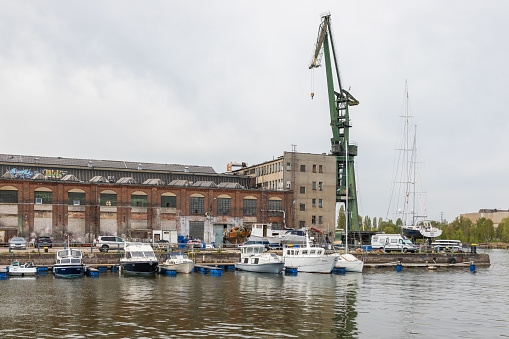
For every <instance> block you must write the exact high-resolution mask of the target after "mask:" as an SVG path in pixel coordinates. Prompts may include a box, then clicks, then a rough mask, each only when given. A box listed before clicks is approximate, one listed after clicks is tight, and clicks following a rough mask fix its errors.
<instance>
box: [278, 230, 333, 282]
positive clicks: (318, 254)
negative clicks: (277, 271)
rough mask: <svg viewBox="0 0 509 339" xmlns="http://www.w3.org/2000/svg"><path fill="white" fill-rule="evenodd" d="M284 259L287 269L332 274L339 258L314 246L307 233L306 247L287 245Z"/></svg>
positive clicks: (284, 250) (284, 249)
mask: <svg viewBox="0 0 509 339" xmlns="http://www.w3.org/2000/svg"><path fill="white" fill-rule="evenodd" d="M283 259H284V261H285V267H286V268H296V269H297V271H298V272H308V273H331V272H332V269H333V268H334V265H335V264H336V259H337V256H335V255H328V254H325V249H324V248H322V247H317V246H312V245H311V243H310V239H309V234H308V233H307V232H306V245H305V246H299V245H286V246H285V247H284V248H283Z"/></svg>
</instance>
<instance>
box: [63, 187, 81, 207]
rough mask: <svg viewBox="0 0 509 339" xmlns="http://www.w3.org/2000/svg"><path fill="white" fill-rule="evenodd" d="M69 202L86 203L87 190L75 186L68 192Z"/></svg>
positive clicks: (74, 203) (72, 203) (75, 203)
mask: <svg viewBox="0 0 509 339" xmlns="http://www.w3.org/2000/svg"><path fill="white" fill-rule="evenodd" d="M67 203H68V204H69V205H85V191H84V190H80V189H79V188H73V189H71V190H69V192H67Z"/></svg>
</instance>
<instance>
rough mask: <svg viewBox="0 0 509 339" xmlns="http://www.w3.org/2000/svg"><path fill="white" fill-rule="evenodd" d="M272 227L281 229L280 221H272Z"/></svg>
mask: <svg viewBox="0 0 509 339" xmlns="http://www.w3.org/2000/svg"><path fill="white" fill-rule="evenodd" d="M272 229H273V230H281V229H283V227H281V223H280V222H273V223H272Z"/></svg>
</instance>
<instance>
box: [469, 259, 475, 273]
mask: <svg viewBox="0 0 509 339" xmlns="http://www.w3.org/2000/svg"><path fill="white" fill-rule="evenodd" d="M470 272H475V265H474V262H473V261H472V262H471V263H470Z"/></svg>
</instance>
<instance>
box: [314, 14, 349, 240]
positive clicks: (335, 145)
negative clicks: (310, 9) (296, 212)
mask: <svg viewBox="0 0 509 339" xmlns="http://www.w3.org/2000/svg"><path fill="white" fill-rule="evenodd" d="M329 44H330V45H329ZM322 50H323V55H324V56H325V71H326V74H327V90H328V93H329V111H330V118H331V123H330V125H331V127H332V138H331V153H332V155H334V156H336V202H339V203H344V204H345V205H346V208H345V210H346V212H347V220H346V221H347V223H346V224H347V225H348V226H347V227H348V228H349V230H354V231H358V230H359V217H358V215H359V213H358V206H357V189H356V186H355V171H354V158H355V156H356V155H357V145H355V144H350V143H349V136H350V128H351V127H352V126H351V125H350V117H349V112H348V108H349V107H350V106H355V105H358V104H359V101H357V99H355V98H354V97H353V96H352V95H351V94H350V93H349V92H348V91H347V90H345V89H344V88H343V87H342V86H341V78H340V77H339V68H338V62H337V59H336V51H335V50H334V41H333V39H332V31H331V23H330V14H326V15H324V16H322V23H321V24H320V28H319V30H318V38H317V39H316V46H315V50H314V55H313V60H312V62H311V65H310V66H309V69H313V68H316V67H320V62H321V56H322ZM331 50H332V57H333V58H334V68H335V71H336V78H337V82H338V87H339V91H337V92H336V91H335V90H334V79H333V73H332V72H333V71H332V63H331ZM313 95H314V93H311V96H312V97H313ZM347 185H348V186H347ZM347 187H348V189H347ZM347 195H348V196H347Z"/></svg>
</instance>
